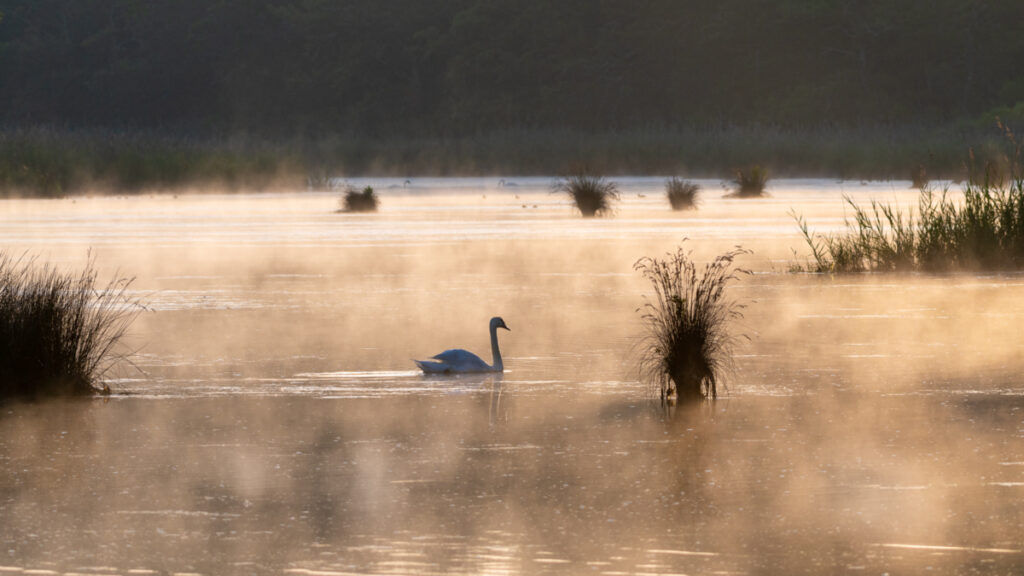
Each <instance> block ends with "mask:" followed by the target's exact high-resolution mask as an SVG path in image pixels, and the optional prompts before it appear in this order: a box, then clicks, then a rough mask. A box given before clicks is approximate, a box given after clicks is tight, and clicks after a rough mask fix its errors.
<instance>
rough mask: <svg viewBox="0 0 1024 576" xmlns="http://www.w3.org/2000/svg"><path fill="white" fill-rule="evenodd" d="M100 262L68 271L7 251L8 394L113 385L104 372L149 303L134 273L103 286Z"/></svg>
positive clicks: (3, 387)
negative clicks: (133, 288)
mask: <svg viewBox="0 0 1024 576" xmlns="http://www.w3.org/2000/svg"><path fill="white" fill-rule="evenodd" d="M96 278H97V274H96V270H95V268H94V267H93V264H92V262H91V261H90V262H89V264H88V265H87V266H86V267H85V269H84V270H82V271H81V272H80V273H78V274H75V273H64V272H61V271H59V270H58V269H57V268H55V267H53V266H51V265H37V263H36V262H35V261H34V259H31V258H29V259H26V258H24V257H23V258H20V259H14V258H11V257H10V256H8V255H7V254H5V253H0V374H2V377H0V399H3V398H12V397H22V398H36V397H42V396H56V395H84V394H93V393H96V392H101V391H109V388H107V387H106V386H105V385H104V384H103V378H104V376H105V375H106V374H107V372H108V371H109V370H110V369H111V368H112V367H113V366H114V365H115V363H116V362H117V361H118V360H119V359H122V358H123V357H124V355H123V354H121V353H119V352H118V350H117V348H118V345H119V343H120V341H121V340H122V338H123V337H124V335H125V333H126V331H127V329H128V327H129V325H130V324H131V322H132V320H134V318H135V316H136V315H137V313H138V311H139V310H140V309H141V308H140V305H139V303H138V301H137V300H136V299H133V298H132V297H130V295H129V293H128V288H129V285H130V284H131V280H130V279H124V278H115V279H114V280H111V281H110V283H108V284H107V285H106V286H105V287H103V288H101V289H97V288H96Z"/></svg>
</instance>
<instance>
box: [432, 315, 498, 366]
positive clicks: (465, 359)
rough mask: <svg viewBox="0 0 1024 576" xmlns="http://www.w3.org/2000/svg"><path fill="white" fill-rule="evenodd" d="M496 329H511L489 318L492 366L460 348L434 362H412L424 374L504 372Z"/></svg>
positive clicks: (446, 353)
mask: <svg viewBox="0 0 1024 576" xmlns="http://www.w3.org/2000/svg"><path fill="white" fill-rule="evenodd" d="M498 328H504V329H505V330H510V331H511V328H509V327H508V326H505V321H504V320H502V319H501V318H498V317H494V318H491V324H490V331H491V355H492V356H493V358H494V364H493V365H492V364H488V363H487V362H484V361H483V359H482V358H480V357H479V356H477V355H476V354H473V353H472V352H470V351H468V350H462V349H461V348H455V349H452V350H445V351H444V352H441V353H440V354H438V355H436V356H434V357H433V358H432V360H436V362H435V361H431V360H414V362H416V365H417V366H419V367H420V370H423V373H424V374H465V373H472V372H504V371H505V365H504V364H502V362H501V351H500V350H498Z"/></svg>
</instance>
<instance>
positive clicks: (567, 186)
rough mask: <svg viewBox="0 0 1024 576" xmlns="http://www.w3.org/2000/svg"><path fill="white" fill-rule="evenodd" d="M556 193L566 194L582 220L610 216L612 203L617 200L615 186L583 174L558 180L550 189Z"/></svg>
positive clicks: (608, 181) (617, 189)
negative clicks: (581, 216)
mask: <svg viewBox="0 0 1024 576" xmlns="http://www.w3.org/2000/svg"><path fill="white" fill-rule="evenodd" d="M558 192H564V193H566V194H568V195H569V197H571V198H572V201H573V203H574V204H575V205H576V208H577V209H579V211H580V214H582V215H583V217H584V218H592V217H594V216H606V215H608V214H611V212H612V203H613V202H614V201H616V200H618V199H619V187H618V185H617V184H615V183H614V182H612V181H610V180H606V179H605V178H604V177H603V176H591V175H589V174H585V173H581V174H576V175H573V176H566V177H565V178H561V179H559V180H558V182H556V183H555V185H554V187H553V189H552V193H558Z"/></svg>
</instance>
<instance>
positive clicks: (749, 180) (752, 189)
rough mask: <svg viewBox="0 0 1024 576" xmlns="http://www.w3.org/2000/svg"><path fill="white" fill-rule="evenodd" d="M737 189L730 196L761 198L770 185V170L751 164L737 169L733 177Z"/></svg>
mask: <svg viewBox="0 0 1024 576" xmlns="http://www.w3.org/2000/svg"><path fill="white" fill-rule="evenodd" d="M732 182H733V184H735V185H736V190H735V191H734V192H733V193H732V194H729V197H730V198H760V197H762V196H764V189H765V187H767V186H768V171H767V170H765V169H764V168H762V167H760V166H749V167H747V168H740V169H738V170H736V172H735V174H734V175H733V179H732Z"/></svg>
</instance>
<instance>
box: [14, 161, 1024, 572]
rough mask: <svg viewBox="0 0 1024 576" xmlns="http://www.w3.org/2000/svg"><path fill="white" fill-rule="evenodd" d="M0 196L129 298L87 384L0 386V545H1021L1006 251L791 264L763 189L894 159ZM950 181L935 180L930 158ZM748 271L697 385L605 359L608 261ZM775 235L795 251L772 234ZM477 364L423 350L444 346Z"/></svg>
mask: <svg viewBox="0 0 1024 576" xmlns="http://www.w3.org/2000/svg"><path fill="white" fill-rule="evenodd" d="M620 182H621V183H622V192H623V197H622V202H621V203H620V204H619V206H618V209H617V211H616V214H615V216H614V217H612V218H604V219H593V220H584V219H581V218H580V217H579V216H578V215H576V214H574V213H573V210H572V209H571V208H570V206H569V205H568V204H567V202H566V201H565V199H564V198H562V197H559V196H552V195H550V194H548V192H547V190H548V186H549V184H550V180H549V179H543V178H536V179H527V178H521V179H506V181H505V183H504V184H505V185H504V186H501V185H499V180H498V179H497V178H490V179H434V180H426V179H415V178H414V179H412V181H411V182H410V183H409V184H408V185H406V184H405V183H404V179H393V180H388V179H377V180H367V181H362V180H359V181H353V182H352V183H353V184H356V185H358V186H362V185H366V184H370V185H373V186H375V187H376V188H377V190H378V192H379V194H380V196H381V202H382V204H381V209H380V211H379V212H378V213H376V214H341V213H336V212H335V210H336V209H337V207H338V206H337V196H338V195H337V193H327V192H324V193H319V192H317V193H314V192H292V193H261V194H224V195H213V194H206V195H178V196H174V195H170V194H167V195H156V196H141V197H109V196H101V195H97V196H93V197H88V198H86V197H79V198H74V199H60V200H0V221H2V222H3V226H2V227H0V247H2V248H3V249H5V250H7V251H8V252H9V253H12V254H22V253H27V254H31V255H35V256H37V257H38V258H39V259H40V260H43V261H49V262H54V263H57V264H59V265H61V266H66V267H68V268H79V267H81V266H82V265H84V264H85V263H86V262H87V260H88V259H89V258H90V253H91V257H92V258H94V259H95V262H96V265H97V267H98V268H99V270H100V273H101V277H102V278H109V277H111V276H114V275H116V274H121V275H128V276H134V277H135V278H136V280H135V282H134V284H133V285H132V290H133V294H134V295H136V296H138V297H140V298H141V299H142V301H143V302H144V303H145V310H143V311H142V312H141V313H140V314H139V316H138V318H137V319H136V321H135V323H134V324H133V327H132V332H131V335H130V338H129V339H128V341H127V342H126V347H127V348H128V349H130V350H131V351H133V353H132V355H131V356H130V360H131V365H128V364H122V365H121V366H120V368H119V369H117V370H115V371H114V372H113V373H112V374H111V375H110V378H111V380H110V385H111V387H112V388H113V389H114V391H115V394H114V395H113V396H111V397H108V398H95V399H81V400H70V401H42V402H37V403H31V404H26V403H13V404H11V403H8V404H5V405H2V406H0V574H6V573H12V574H17V573H35V574H50V573H57V574H70V573H77V574H150V573H159V574H163V573H167V574H172V573H200V574H280V573H287V574H310V575H334V574H544V573H565V574H607V575H611V574H822V573H831V574H841V573H852V574H861V573H865V574H883V573H889V574H1011V573H1020V572H1021V571H1022V570H1024V379H1022V377H1021V370H1022V368H1024V359H1022V358H1024V343H1022V339H1021V331H1020V326H1021V321H1022V319H1024V276H1021V275H1018V274H948V275H923V274H921V275H884V274H875V275H857V276H843V277H830V276H827V275H824V276H823V275H807V274H794V273H791V272H789V267H790V265H791V264H792V263H793V262H795V261H803V259H804V258H806V255H807V249H806V246H805V245H804V243H803V241H802V240H801V238H800V237H799V236H798V231H797V228H796V225H795V224H794V221H793V219H792V217H791V216H789V215H788V214H787V212H788V211H790V210H791V209H792V210H795V211H796V212H797V213H800V214H802V215H803V216H804V217H805V218H807V220H808V221H809V222H810V224H811V227H812V229H815V230H818V231H822V232H829V231H836V230H839V229H841V227H842V222H843V218H844V214H847V213H848V210H846V211H844V207H843V203H842V196H843V195H844V194H846V195H849V196H850V197H852V198H853V199H854V200H856V201H858V202H862V203H863V202H868V201H870V200H871V199H878V200H883V201H893V202H897V203H900V204H901V205H904V206H910V205H912V204H914V203H915V202H916V192H915V191H912V190H910V189H909V183H907V182H872V183H861V182H849V181H848V182H835V181H831V180H828V181H826V180H791V181H786V180H781V181H775V182H773V186H772V187H771V188H770V196H769V197H768V198H764V199H757V200H738V199H736V200H733V199H726V198H723V195H724V194H725V192H726V190H724V189H723V187H722V185H721V183H720V182H717V181H702V182H701V183H702V185H703V186H704V191H703V195H702V201H701V204H700V207H699V209H698V210H696V211H689V212H675V213H674V212H671V211H670V210H669V208H668V203H667V201H666V200H665V199H664V197H663V192H662V181H661V180H660V179H657V178H649V179H639V178H638V179H621V180H620ZM953 190H954V191H955V187H954V188H953ZM684 237H686V238H689V240H688V242H687V244H688V245H689V246H690V247H691V248H692V249H693V250H694V255H695V257H696V258H697V259H698V260H701V261H706V260H708V259H710V258H711V257H713V256H714V255H715V254H717V253H719V252H722V251H724V250H726V249H728V248H731V247H732V246H734V245H736V244H740V245H742V246H743V247H745V248H748V249H751V250H753V254H752V255H750V256H748V257H745V258H744V259H743V261H742V265H743V266H745V267H747V268H750V269H751V270H752V271H753V274H752V275H751V276H748V277H744V278H743V279H742V280H741V281H740V282H739V283H737V284H735V285H734V286H733V287H732V288H731V290H730V293H731V294H732V295H733V296H734V297H735V298H737V299H739V300H741V301H743V302H745V303H746V304H747V308H746V309H745V317H744V318H743V320H742V321H741V322H739V323H738V324H737V326H736V328H737V330H738V331H739V332H742V333H743V334H745V335H747V336H748V337H749V340H743V341H742V342H741V343H740V345H739V347H738V348H737V350H736V357H735V365H736V366H735V371H734V372H733V373H732V374H730V376H729V377H728V379H727V392H726V394H724V395H723V397H722V398H721V399H719V400H718V401H717V402H715V403H713V404H710V403H709V404H704V405H700V406H694V407H676V408H671V409H667V410H665V409H662V408H661V407H660V406H659V405H658V403H657V401H656V400H652V399H651V395H650V391H649V388H648V387H647V386H646V385H645V384H644V383H642V382H639V381H638V379H637V367H636V356H637V346H638V341H639V337H640V335H641V333H642V326H641V323H640V318H639V316H640V315H639V313H638V312H637V308H638V307H639V306H641V305H642V304H643V302H644V300H643V295H644V294H645V293H648V292H649V286H647V285H645V283H644V281H643V279H642V278H640V276H639V274H638V273H636V272H635V271H634V270H633V269H632V266H633V263H634V262H635V261H636V260H637V259H638V258H640V257H642V256H656V255H661V254H663V253H665V252H667V251H670V250H674V248H675V247H676V246H677V245H678V244H679V242H680V241H681V240H682V239H683V238H684ZM794 250H795V253H794ZM499 315H500V316H502V317H503V318H504V319H505V321H506V322H507V323H508V325H509V327H510V328H511V329H512V331H511V332H504V331H502V333H501V334H500V336H499V337H500V342H501V350H502V353H503V356H504V362H505V366H506V372H505V373H504V374H503V375H490V376H478V377H458V378H453V377H446V378H437V377H435V378H427V377H424V376H422V375H421V374H419V373H418V372H417V371H416V370H415V366H414V364H413V362H412V360H413V359H414V358H420V359H422V358H427V357H429V356H432V355H433V354H435V353H437V352H440V351H442V350H444V349H447V348H467V349H470V350H472V351H475V352H477V353H479V354H480V355H481V356H483V357H484V358H485V359H486V360H488V361H489V360H490V357H489V353H488V347H489V346H488V335H487V321H488V319H489V318H490V317H491V316H499Z"/></svg>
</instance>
